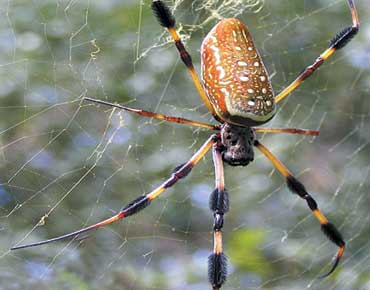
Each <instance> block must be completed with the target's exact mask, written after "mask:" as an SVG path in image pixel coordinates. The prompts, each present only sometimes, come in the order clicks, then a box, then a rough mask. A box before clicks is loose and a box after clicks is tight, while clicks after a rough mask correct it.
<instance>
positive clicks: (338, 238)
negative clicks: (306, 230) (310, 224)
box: [254, 140, 345, 278]
mask: <svg viewBox="0 0 370 290" xmlns="http://www.w3.org/2000/svg"><path fill="white" fill-rule="evenodd" d="M254 146H256V147H257V148H258V149H259V150H260V151H261V152H262V153H263V154H264V155H265V156H266V157H267V158H268V159H269V160H270V161H271V162H272V163H273V164H274V166H275V167H276V169H277V170H278V171H279V172H280V173H281V174H282V175H283V176H284V177H285V178H286V182H287V185H288V188H289V189H290V191H291V192H293V193H294V194H297V195H299V196H300V197H301V198H303V199H305V200H306V202H307V205H308V207H309V208H310V209H311V210H312V212H313V214H314V215H315V217H316V218H317V220H318V221H319V223H320V224H321V229H322V231H323V232H324V234H325V235H326V236H327V237H328V238H329V240H331V241H332V242H333V243H334V244H336V245H337V246H338V247H339V249H338V252H337V254H336V256H335V260H334V263H333V265H332V267H331V268H330V270H329V272H327V273H326V274H324V275H321V276H320V277H319V278H324V277H327V276H329V275H330V274H331V273H333V272H334V270H335V268H336V267H337V266H338V263H339V261H340V258H341V257H342V255H343V252H344V248H345V242H344V241H343V238H342V235H341V233H340V232H339V231H338V230H337V228H336V227H335V226H334V225H333V224H332V223H330V222H329V221H328V220H327V219H326V217H325V216H324V215H323V213H322V212H321V211H320V210H319V208H318V206H317V203H316V201H315V200H314V199H313V198H312V196H311V195H310V194H309V193H308V192H307V191H306V188H305V187H304V185H303V184H302V183H301V182H299V181H298V180H297V179H296V178H295V177H294V176H293V175H292V173H291V172H290V171H289V170H288V168H286V167H285V165H284V164H283V163H281V162H280V160H279V159H277V158H276V157H275V156H274V155H273V154H272V153H271V152H270V151H269V150H268V149H267V148H266V147H265V146H263V145H262V144H261V143H260V142H259V141H257V140H256V141H255V142H254Z"/></svg>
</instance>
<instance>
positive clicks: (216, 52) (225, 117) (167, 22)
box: [11, 0, 360, 290]
mask: <svg viewBox="0 0 370 290" xmlns="http://www.w3.org/2000/svg"><path fill="white" fill-rule="evenodd" d="M347 3H348V5H349V9H350V11H351V15H352V21H353V24H352V26H350V27H347V28H345V29H343V30H342V31H340V32H339V33H338V34H337V35H336V36H335V37H334V38H333V39H332V40H331V41H330V44H329V47H328V48H327V49H326V50H325V51H324V52H323V53H322V54H321V55H320V56H319V57H318V58H317V59H316V60H315V61H314V62H313V63H312V64H311V65H309V66H307V67H306V68H305V69H304V70H303V72H302V73H300V74H299V75H298V77H297V78H296V79H295V80H294V81H293V82H292V83H291V84H290V85H289V86H288V87H286V88H285V89H284V90H283V91H281V92H280V93H279V94H278V95H277V96H275V95H274V92H273V90H272V87H271V83H270V81H269V78H268V73H267V71H266V69H265V67H264V64H263V62H262V59H261V57H260V55H259V53H258V51H257V49H256V47H255V45H254V43H253V40H252V37H251V35H250V33H249V31H248V29H247V27H246V26H245V25H244V24H243V23H242V22H241V21H240V20H238V19H234V18H229V19H222V20H221V21H219V22H218V23H217V24H216V25H215V26H214V27H213V29H212V30H211V31H210V32H209V33H208V35H207V36H206V37H205V39H204V40H203V43H202V46H201V70H202V71H201V74H202V81H201V80H200V79H199V78H198V75H197V73H196V71H195V69H194V66H193V62H192V59H191V56H190V54H189V53H188V52H187V50H186V48H185V47H184V45H183V43H182V41H181V38H180V36H179V34H178V33H177V31H176V29H175V19H174V17H173V15H172V13H171V12H170V9H169V8H168V7H167V6H166V4H165V3H164V2H162V1H161V0H154V1H153V2H152V10H153V12H154V14H155V16H156V17H157V19H158V21H159V23H160V24H161V25H162V26H163V27H164V28H166V29H167V30H168V32H169V33H170V35H171V37H172V38H173V41H174V43H175V46H176V48H177V50H178V52H179V54H180V58H181V60H182V61H183V63H184V64H185V65H186V67H187V70H188V72H189V73H190V76H191V78H192V80H193V83H194V85H195V87H196V89H197V91H198V93H199V95H200V97H201V99H202V101H203V102H204V104H205V105H206V107H207V108H208V110H209V111H210V112H211V114H212V116H213V117H214V118H215V119H216V121H218V122H219V123H220V124H219V125H211V124H206V123H202V122H197V121H193V120H188V119H184V118H178V117H170V116H166V115H161V114H157V113H152V112H149V111H144V110H140V109H133V108H129V107H126V106H122V105H119V104H114V103H109V102H106V101H102V100H97V99H92V98H89V97H86V98H85V100H87V101H90V102H94V103H98V104H102V105H107V106H112V107H117V108H119V109H122V110H126V111H129V112H132V113H136V114H138V115H140V116H145V117H151V118H156V119H161V120H165V121H168V122H174V123H181V124H188V125H192V126H196V127H200V128H204V129H208V130H212V131H214V133H213V134H212V135H211V136H210V137H209V138H208V139H207V141H206V142H205V143H204V144H203V145H202V147H201V148H200V149H199V150H198V151H197V152H196V153H195V154H194V155H193V156H192V157H191V158H190V159H189V160H188V161H187V162H186V163H183V164H181V165H179V166H178V167H176V168H175V169H174V171H173V172H172V174H171V176H170V177H169V178H167V179H166V180H165V181H164V182H163V183H162V184H161V185H160V186H158V187H157V188H155V189H154V190H153V191H151V192H150V193H148V194H145V195H142V196H140V197H138V198H137V199H135V200H134V201H132V202H131V203H129V204H128V205H127V206H125V207H123V209H122V210H121V211H119V212H118V213H117V214H116V215H114V216H112V217H110V218H108V219H106V220H103V221H101V222H99V223H96V224H94V225H91V226H88V227H85V228H82V229H79V230H76V231H74V232H71V233H69V234H66V235H62V236H59V237H56V238H52V239H49V240H45V241H41V242H36V243H31V244H26V245H16V246H14V247H13V248H11V249H12V250H16V249H22V248H28V247H34V246H40V245H44V244H47V243H51V242H55V241H59V240H63V239H67V238H75V237H76V236H78V235H80V234H82V233H84V232H87V231H90V230H93V229H97V228H99V227H102V226H105V225H108V224H111V223H113V222H116V221H118V220H120V219H123V218H126V217H129V216H131V215H134V214H136V213H138V212H139V211H141V210H143V209H144V208H146V207H147V206H148V205H149V204H150V203H151V202H152V201H153V200H154V199H155V198H157V197H158V196H159V195H160V194H161V193H162V192H164V191H165V190H166V189H167V188H169V187H171V186H173V185H174V184H175V183H176V182H178V181H179V180H180V179H183V178H185V177H186V176H187V175H188V174H189V173H190V171H191V170H192V169H193V168H194V167H195V166H196V165H197V163H198V162H199V161H200V160H201V159H202V158H203V157H204V156H205V154H206V153H207V152H208V151H209V150H211V149H212V157H213V163H214V168H215V189H214V190H213V192H212V193H211V195H210V202H209V204H210V210H211V211H212V212H213V217H214V222H213V237H214V248H213V253H212V254H211V255H210V256H209V258H208V278H209V282H210V284H211V285H212V288H213V289H214V290H218V289H220V288H221V286H222V285H223V284H224V282H225V280H226V276H227V259H226V256H225V254H224V252H223V248H222V228H223V224H224V215H225V214H226V213H227V212H228V210H229V195H228V192H227V190H226V188H225V182H224V163H227V164H229V165H231V166H246V165H248V164H249V163H250V162H251V161H253V159H254V152H253V147H256V148H257V149H259V150H260V151H261V152H262V153H263V154H264V155H265V156H266V157H267V158H268V159H269V160H270V161H271V162H272V163H273V165H274V166H275V167H276V169H277V170H278V171H279V172H280V173H281V174H282V175H283V177H284V178H285V179H286V183H287V186H288V188H289V190H290V191H291V192H292V193H294V194H297V195H298V196H299V197H301V198H302V199H304V200H305V201H306V202H307V205H308V207H309V208H310V210H311V211H312V213H313V214H314V216H315V217H316V219H317V220H318V222H319V223H320V225H321V229H322V231H323V232H324V234H325V235H326V236H327V237H328V238H329V239H330V240H331V241H332V242H333V243H334V244H335V245H336V246H338V251H337V253H336V255H335V257H334V262H333V264H332V266H331V268H330V269H329V271H328V272H327V273H326V274H323V275H321V276H320V277H321V278H323V277H326V276H328V275H330V274H331V273H332V272H333V271H334V270H335V269H336V267H337V266H338V263H339V261H340V259H341V257H342V255H343V252H344V249H345V242H344V240H343V238H342V235H341V233H340V232H339V231H338V230H337V228H336V227H335V226H334V225H333V224H332V223H330V222H329V221H328V220H327V218H326V217H325V216H324V214H323V213H322V212H321V211H320V210H319V208H318V205H317V203H316V201H315V200H314V199H313V197H312V196H311V195H310V194H309V193H308V192H307V190H306V188H305V187H304V185H303V184H302V183H301V182H300V181H298V180H297V179H296V178H295V177H294V176H293V174H292V173H291V172H290V171H289V170H288V168H287V167H286V166H285V165H284V164H283V163H282V162H281V161H279V159H277V158H276V157H275V156H274V155H273V154H272V153H271V152H270V151H269V150H268V149H267V148H266V147H265V146H264V145H263V144H261V142H260V141H258V139H257V137H256V133H259V132H265V133H266V132H272V133H291V134H303V135H311V136H317V135H318V133H319V132H318V131H313V130H304V129H295V128H259V127H256V126H260V125H262V124H265V123H267V122H268V121H269V120H271V119H272V118H273V117H274V115H275V112H276V104H277V103H279V102H281V101H282V100H283V99H284V98H285V97H286V96H287V95H289V94H290V93H291V92H292V91H294V90H295V89H296V88H297V87H298V86H299V85H300V84H301V83H302V82H303V81H304V80H305V79H306V78H308V77H309V76H310V75H312V74H313V73H314V72H315V71H316V70H317V69H318V68H319V67H320V66H321V65H322V64H323V63H324V62H325V61H326V60H327V59H328V58H329V57H330V56H331V55H332V54H333V53H334V52H335V51H337V50H338V49H340V48H342V47H344V46H345V45H346V44H347V43H348V42H349V41H350V40H351V39H352V37H353V36H354V35H355V34H356V33H357V32H358V30H359V26H360V23H359V19H358V15H357V11H356V8H355V5H354V2H353V0H347Z"/></svg>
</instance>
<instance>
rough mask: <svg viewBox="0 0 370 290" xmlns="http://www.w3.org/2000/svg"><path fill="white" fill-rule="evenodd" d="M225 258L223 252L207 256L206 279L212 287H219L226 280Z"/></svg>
mask: <svg viewBox="0 0 370 290" xmlns="http://www.w3.org/2000/svg"><path fill="white" fill-rule="evenodd" d="M226 276H227V258H226V256H225V255H224V253H220V254H211V255H210V256H209V257H208V281H209V283H211V284H212V287H213V288H220V287H221V286H222V284H223V283H225V281H226Z"/></svg>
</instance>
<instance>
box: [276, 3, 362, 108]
mask: <svg viewBox="0 0 370 290" xmlns="http://www.w3.org/2000/svg"><path fill="white" fill-rule="evenodd" d="M347 3H348V5H349V8H350V10H351V15H352V22H353V24H352V26H349V27H347V28H345V29H343V30H342V31H340V32H339V33H338V34H337V35H336V36H335V37H334V38H333V39H332V40H331V41H330V45H329V48H327V49H326V50H325V51H324V52H323V53H322V54H321V55H320V56H319V57H318V58H317V59H316V60H315V62H314V63H313V64H312V65H310V66H308V67H307V68H306V69H305V70H304V71H303V72H302V73H301V74H300V75H299V76H298V77H297V78H296V79H295V80H294V81H293V82H292V83H291V84H290V85H289V86H288V87H286V88H285V89H284V90H283V91H282V92H281V93H279V94H278V95H277V96H276V97H275V102H276V103H278V102H280V101H281V100H283V99H284V98H285V97H286V96H287V95H289V94H290V93H291V92H292V91H294V90H295V89H296V88H297V87H298V86H299V85H300V84H301V83H302V82H303V81H304V80H305V79H306V78H308V77H309V76H310V75H311V74H313V72H314V71H316V70H317V69H318V68H319V67H320V66H321V65H322V64H323V63H324V61H325V60H327V59H328V58H329V57H330V56H331V55H332V54H333V53H334V52H335V51H337V50H338V49H341V48H342V47H344V46H345V45H346V44H347V43H348V42H349V41H350V40H351V39H352V38H353V37H354V36H355V35H356V33H357V32H358V30H359V28H360V21H359V19H358V15H357V11H356V7H355V4H354V2H353V0H347Z"/></svg>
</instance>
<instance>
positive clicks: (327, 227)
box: [321, 223, 346, 247]
mask: <svg viewBox="0 0 370 290" xmlns="http://www.w3.org/2000/svg"><path fill="white" fill-rule="evenodd" d="M321 229H322V231H323V232H324V234H325V235H326V236H327V237H328V238H329V239H330V240H331V241H332V242H333V243H334V244H336V245H337V246H338V247H343V246H345V244H346V243H345V242H344V241H343V238H342V235H341V233H340V232H339V231H338V230H337V228H336V227H335V226H334V225H333V224H332V223H327V224H323V225H321Z"/></svg>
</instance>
